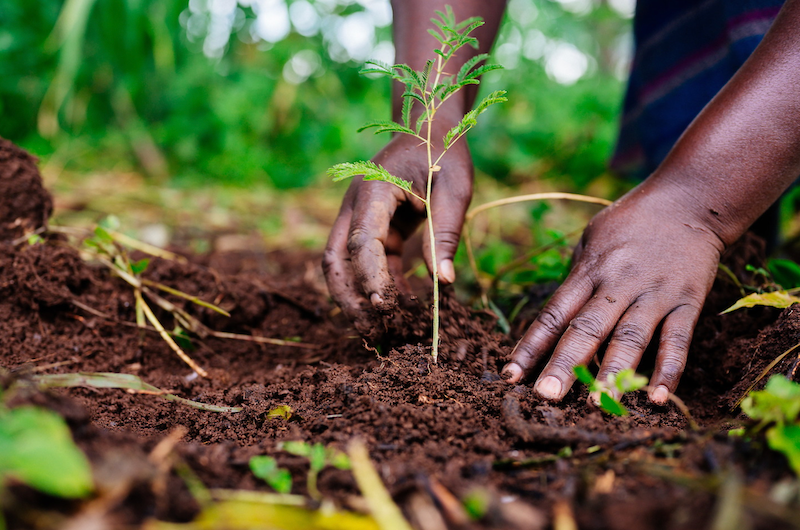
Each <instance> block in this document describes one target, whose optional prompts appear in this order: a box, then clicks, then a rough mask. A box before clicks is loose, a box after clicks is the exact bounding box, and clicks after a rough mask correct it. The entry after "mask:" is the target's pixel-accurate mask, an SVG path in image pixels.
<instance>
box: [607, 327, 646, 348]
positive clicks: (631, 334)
mask: <svg viewBox="0 0 800 530" xmlns="http://www.w3.org/2000/svg"><path fill="white" fill-rule="evenodd" d="M649 343H650V336H649V335H648V333H647V332H646V331H645V330H644V329H643V328H642V327H641V326H640V325H638V324H631V323H626V324H620V325H619V326H617V329H616V330H615V331H614V336H613V337H612V338H611V344H613V345H614V346H621V347H622V348H623V349H626V350H633V351H637V352H639V351H644V350H645V349H646V348H647V345H648V344H649Z"/></svg>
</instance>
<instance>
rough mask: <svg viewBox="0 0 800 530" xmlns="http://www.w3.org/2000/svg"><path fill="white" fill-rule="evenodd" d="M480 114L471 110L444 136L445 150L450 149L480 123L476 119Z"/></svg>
mask: <svg viewBox="0 0 800 530" xmlns="http://www.w3.org/2000/svg"><path fill="white" fill-rule="evenodd" d="M478 114H480V113H479V112H478V111H477V110H471V111H469V112H467V113H466V114H465V115H464V117H463V118H462V119H461V121H460V122H458V124H457V125H456V126H455V127H453V128H452V129H450V130H449V131H447V134H445V135H444V148H445V149H450V147H451V146H452V145H453V144H454V143H455V142H456V140H458V139H459V138H461V137H462V136H464V135H465V134H466V133H467V131H469V130H470V129H472V128H473V127H474V126H475V124H477V123H478V121H477V120H476V118H477V117H478Z"/></svg>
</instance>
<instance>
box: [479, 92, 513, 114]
mask: <svg viewBox="0 0 800 530" xmlns="http://www.w3.org/2000/svg"><path fill="white" fill-rule="evenodd" d="M505 101H508V98H507V97H506V91H505V90H495V91H494V92H492V93H491V94H489V95H488V96H486V97H485V98H483V99H482V100H481V102H480V103H478V106H476V107H475V111H476V112H477V113H478V114H483V113H484V112H485V111H486V109H488V108H489V107H490V106H492V105H494V104H495V103H503V102H505Z"/></svg>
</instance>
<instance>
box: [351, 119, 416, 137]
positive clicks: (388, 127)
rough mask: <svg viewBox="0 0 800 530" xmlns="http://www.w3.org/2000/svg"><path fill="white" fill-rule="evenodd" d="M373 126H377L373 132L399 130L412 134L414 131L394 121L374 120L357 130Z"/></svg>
mask: <svg viewBox="0 0 800 530" xmlns="http://www.w3.org/2000/svg"><path fill="white" fill-rule="evenodd" d="M373 127H376V128H377V130H376V131H375V134H379V133H384V132H399V133H405V134H414V131H412V130H411V129H410V128H409V127H404V126H402V125H400V124H399V123H395V122H393V121H374V122H372V123H368V124H366V125H364V126H363V127H360V128H359V129H358V131H357V132H361V131H365V130H367V129H371V128H373Z"/></svg>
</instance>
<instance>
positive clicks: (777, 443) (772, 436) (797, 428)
mask: <svg viewBox="0 0 800 530" xmlns="http://www.w3.org/2000/svg"><path fill="white" fill-rule="evenodd" d="M767 443H768V444H769V446H770V448H771V449H772V450H774V451H778V452H780V453H783V455H784V456H785V457H786V460H788V461H789V465H790V466H791V467H792V470H794V474H795V475H797V476H798V477H800V425H776V426H775V427H772V428H771V429H770V430H768V431H767Z"/></svg>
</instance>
